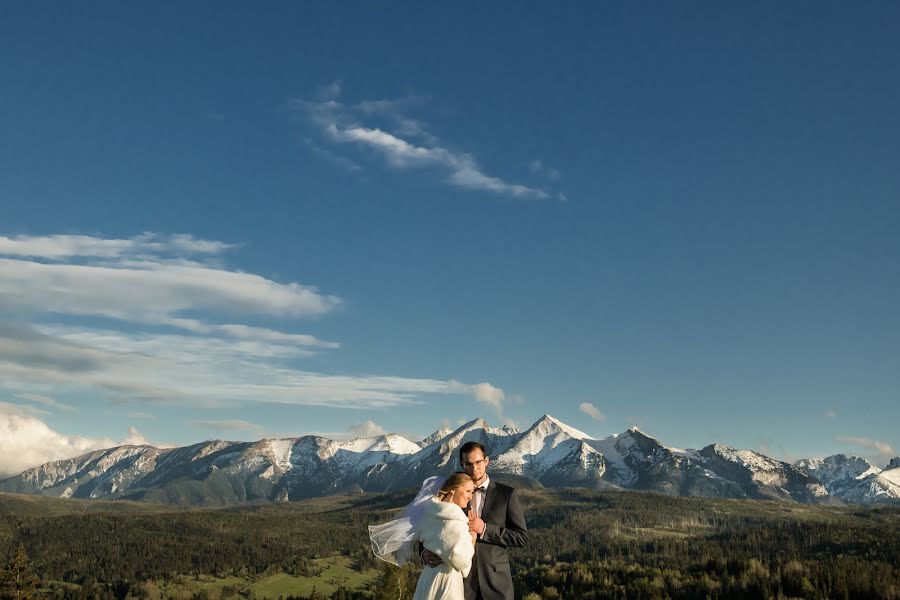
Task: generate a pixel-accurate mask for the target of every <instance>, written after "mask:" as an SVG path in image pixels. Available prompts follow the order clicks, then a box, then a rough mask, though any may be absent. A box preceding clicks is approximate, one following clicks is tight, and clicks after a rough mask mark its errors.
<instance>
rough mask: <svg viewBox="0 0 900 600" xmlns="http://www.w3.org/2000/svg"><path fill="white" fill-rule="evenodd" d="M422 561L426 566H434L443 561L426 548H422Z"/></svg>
mask: <svg viewBox="0 0 900 600" xmlns="http://www.w3.org/2000/svg"><path fill="white" fill-rule="evenodd" d="M422 562H424V563H425V565H426V566H428V567H436V566H438V565H439V564H441V563H442V562H444V561H443V560H441V557H440V556H438V555H437V554H435V553H434V552H432V551H431V550H429V549H428V548H422Z"/></svg>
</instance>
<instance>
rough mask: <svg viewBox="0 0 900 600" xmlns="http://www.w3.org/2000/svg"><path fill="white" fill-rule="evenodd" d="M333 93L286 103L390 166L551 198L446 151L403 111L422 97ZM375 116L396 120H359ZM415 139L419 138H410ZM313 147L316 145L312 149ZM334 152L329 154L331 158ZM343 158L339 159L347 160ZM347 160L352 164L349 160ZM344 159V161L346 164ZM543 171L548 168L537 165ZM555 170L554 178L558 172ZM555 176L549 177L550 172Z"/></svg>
mask: <svg viewBox="0 0 900 600" xmlns="http://www.w3.org/2000/svg"><path fill="white" fill-rule="evenodd" d="M330 90H331V91H332V92H334V93H332V94H322V93H319V94H318V97H319V100H307V99H304V98H297V99H295V100H293V101H292V102H291V103H290V107H291V109H293V110H294V111H296V112H298V113H300V114H303V115H305V116H306V117H307V118H308V119H309V120H310V121H311V122H312V123H314V124H315V125H316V126H317V127H318V128H319V129H320V131H321V132H322V133H323V134H324V135H325V138H326V139H328V140H330V141H331V142H333V143H343V144H356V145H359V146H363V147H366V148H368V149H370V150H373V151H375V152H377V153H379V154H380V155H381V156H382V157H383V158H384V159H385V160H386V161H387V163H388V164H389V165H391V166H393V167H396V168H404V169H423V168H439V169H443V170H445V171H449V175H448V176H447V177H446V181H447V182H448V183H450V184H452V185H455V186H457V187H463V188H468V189H476V190H483V191H488V192H493V193H496V194H501V195H507V196H512V197H515V198H529V197H530V198H549V197H551V195H550V193H548V192H547V191H545V190H543V189H540V188H536V187H531V186H527V185H522V184H518V183H510V182H508V181H505V180H503V179H501V178H499V177H496V176H492V175H488V174H486V173H485V172H484V170H483V169H482V168H481V167H480V166H479V165H478V162H477V161H476V159H475V157H474V156H473V155H471V154H469V153H465V152H458V151H454V150H450V149H449V148H447V147H446V146H444V145H442V144H441V142H440V140H439V139H438V138H436V137H435V136H433V135H432V134H430V133H429V132H428V131H427V128H426V127H425V125H424V124H423V123H422V122H421V121H419V120H417V119H414V118H412V117H409V116H408V115H406V114H404V113H403V110H405V109H406V108H407V107H408V106H410V105H411V104H414V103H418V102H420V100H421V99H420V98H416V97H410V98H406V99H402V100H364V101H362V102H359V103H358V104H356V105H355V106H348V105H345V104H343V103H341V102H339V101H338V100H337V98H338V97H339V95H340V87H339V86H338V87H336V88H334V87H333V88H330ZM373 116H387V117H389V118H390V120H391V122H392V123H393V124H394V127H393V128H392V129H393V131H386V130H385V129H383V128H382V127H377V126H371V125H366V124H362V123H361V122H360V121H361V120H362V119H371V118H372V117H373ZM413 138H418V140H419V143H414V142H412V141H410V140H411V139H413ZM313 149H314V150H315V148H313ZM334 158H335V156H331V157H329V160H332V161H334ZM338 158H341V159H342V161H349V159H345V158H343V157H338ZM350 163H351V164H354V165H355V164H356V163H353V162H352V161H350ZM345 164H346V163H345ZM541 169H542V173H543V174H544V175H545V176H547V175H548V173H550V172H551V170H547V169H544V168H543V166H541ZM552 172H553V173H556V176H557V178H558V172H556V171H555V170H552ZM548 178H549V179H553V177H548Z"/></svg>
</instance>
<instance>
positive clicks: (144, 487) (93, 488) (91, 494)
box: [0, 415, 900, 505]
mask: <svg viewBox="0 0 900 600" xmlns="http://www.w3.org/2000/svg"><path fill="white" fill-rule="evenodd" d="M468 441H477V442H480V443H482V444H484V446H485V447H487V449H488V452H489V454H490V458H491V463H490V473H491V474H494V475H496V476H497V477H498V478H501V479H506V480H512V481H514V482H516V483H517V484H518V485H527V486H546V487H590V488H600V489H603V488H607V489H628V490H649V491H655V492H660V493H664V494H670V495H678V496H713V497H727V498H755V499H775V500H785V501H795V502H802V503H810V504H843V503H852V504H876V503H900V458H895V459H893V460H892V461H891V462H890V464H889V465H887V467H886V468H884V469H880V468H878V467H876V466H874V465H872V464H871V463H869V462H868V461H866V460H865V459H863V458H859V457H856V456H845V455H843V454H837V455H834V456H829V457H828V458H825V459H804V460H800V461H797V462H796V463H794V464H790V463H786V462H782V461H779V460H775V459H773V458H770V457H768V456H765V455H763V454H760V453H757V452H753V451H751V450H737V449H735V448H732V447H730V446H726V445H723V444H710V445H709V446H706V447H704V448H702V449H700V450H685V449H679V448H671V447H668V446H665V445H663V444H662V443H661V442H660V441H658V440H656V439H654V438H653V437H651V436H649V435H647V434H645V433H644V432H642V431H640V430H639V429H637V428H631V429H629V430H627V431H625V432H624V433H620V434H617V435H613V436H610V437H607V438H603V439H594V438H592V437H591V436H589V435H587V434H586V433H584V432H582V431H579V430H578V429H575V428H574V427H571V426H569V425H566V424H565V423H562V422H561V421H559V420H557V419H555V418H553V417H552V416H550V415H544V416H543V417H541V418H540V419H539V420H538V421H537V422H535V423H534V424H533V425H532V426H531V427H529V428H528V429H526V430H524V431H520V430H518V429H515V428H512V427H508V426H507V427H501V428H495V427H491V426H489V425H488V423H487V422H486V421H484V420H483V419H475V420H474V421H470V422H469V423H466V424H465V425H462V426H461V427H459V428H457V429H456V430H450V429H441V430H439V431H436V432H434V433H433V434H432V435H430V436H428V437H426V438H425V439H423V440H421V441H418V442H415V441H411V440H409V439H407V438H405V437H403V436H401V435H398V434H387V435H380V436H376V437H368V438H358V439H353V440H344V441H336V440H331V439H327V438H324V437H319V436H304V437H299V438H285V439H264V440H260V441H257V442H229V441H221V440H215V441H206V442H201V443H198V444H193V445H191V446H185V447H181V448H166V449H160V448H156V447H154V446H148V445H142V446H118V447H115V448H109V449H106V450H97V451H95V452H90V453H87V454H84V455H82V456H79V457H76V458H71V459H67V460H60V461H56V462H50V463H47V464H44V465H41V466H38V467H34V468H32V469H28V470H26V471H24V472H23V473H21V474H19V475H16V476H14V477H10V478H9V479H6V480H4V481H2V482H0V491H5V492H15V493H25V494H42V495H52V496H58V497H72V498H88V499H90V498H98V499H128V500H145V501H153V502H163V503H173V504H187V505H220V504H233V503H239V502H251V501H259V502H270V501H276V502H278V501H281V502H284V501H290V500H299V499H303V498H310V497H316V496H323V495H329V494H335V493H346V492H360V491H366V492H387V491H396V490H400V489H405V488H408V487H412V486H418V485H419V484H420V483H421V482H422V481H423V480H424V479H426V478H427V477H429V476H431V475H434V474H446V473H450V472H452V471H454V470H456V468H457V465H458V457H457V454H456V453H457V450H458V448H459V447H460V446H461V445H462V444H464V443H465V442H468Z"/></svg>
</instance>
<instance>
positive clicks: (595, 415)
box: [578, 402, 606, 423]
mask: <svg viewBox="0 0 900 600" xmlns="http://www.w3.org/2000/svg"><path fill="white" fill-rule="evenodd" d="M578 410H580V411H581V412H583V413H584V414H586V415H587V416H589V417H590V418H592V419H594V420H595V421H597V422H599V423H603V422H604V421H606V415H604V414H603V413H602V412H600V409H598V408H597V407H596V406H594V405H593V404H591V403H590V402H582V403H581V404H579V405H578Z"/></svg>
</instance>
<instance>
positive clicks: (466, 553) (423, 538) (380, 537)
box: [369, 476, 475, 600]
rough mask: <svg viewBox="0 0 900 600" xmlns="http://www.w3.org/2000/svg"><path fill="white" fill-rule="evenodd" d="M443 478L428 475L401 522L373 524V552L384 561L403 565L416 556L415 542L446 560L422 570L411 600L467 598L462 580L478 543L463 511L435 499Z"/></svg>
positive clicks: (370, 531) (399, 519)
mask: <svg viewBox="0 0 900 600" xmlns="http://www.w3.org/2000/svg"><path fill="white" fill-rule="evenodd" d="M443 482H444V478H443V477H437V476H435V477H429V478H428V479H426V480H425V481H424V482H423V483H422V489H421V490H420V491H419V493H418V494H417V495H416V498H415V499H414V500H413V501H412V502H411V503H409V505H407V506H406V508H404V509H403V511H402V512H401V513H400V514H399V516H398V518H396V519H394V520H392V521H388V522H387V523H383V524H381V525H370V526H369V538H370V539H371V540H372V551H373V552H374V553H375V556H377V557H378V558H380V559H381V560H384V561H387V562H389V563H391V564H394V565H398V566H399V565H403V564H404V563H406V562H407V561H409V560H412V559H413V557H414V556H415V552H416V548H417V542H421V544H422V546H424V547H425V548H427V549H429V550H431V551H432V552H434V553H435V554H437V555H438V556H440V557H441V559H443V561H444V562H443V563H442V564H441V565H439V566H437V567H427V566H426V567H424V568H423V569H422V575H421V576H420V577H419V581H418V583H417V584H416V593H415V595H414V596H413V600H464V598H465V592H464V590H463V578H464V577H465V576H466V575H468V574H469V570H470V569H471V568H472V557H473V556H474V555H475V545H474V544H473V543H472V536H471V535H469V519H468V517H466V514H465V513H464V512H463V509H462V508H460V507H459V506H457V505H456V504H454V503H452V502H441V501H440V500H438V499H437V498H436V497H435V494H436V493H437V491H438V490H439V489H440V487H441V484H442V483H443Z"/></svg>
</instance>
